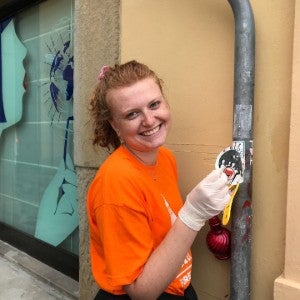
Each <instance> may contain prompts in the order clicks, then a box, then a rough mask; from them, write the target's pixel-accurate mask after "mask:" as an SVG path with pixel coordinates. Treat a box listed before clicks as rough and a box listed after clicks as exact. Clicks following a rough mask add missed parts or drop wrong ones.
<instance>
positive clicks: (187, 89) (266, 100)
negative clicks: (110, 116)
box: [74, 0, 295, 300]
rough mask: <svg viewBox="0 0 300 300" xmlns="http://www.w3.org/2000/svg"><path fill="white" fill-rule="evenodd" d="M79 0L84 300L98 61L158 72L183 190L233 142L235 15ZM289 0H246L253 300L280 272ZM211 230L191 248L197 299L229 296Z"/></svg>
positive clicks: (193, 6) (205, 1)
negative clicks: (250, 23) (251, 48)
mask: <svg viewBox="0 0 300 300" xmlns="http://www.w3.org/2000/svg"><path fill="white" fill-rule="evenodd" d="M75 3H76V7H75V8H76V11H75V14H76V17H75V20H76V26H75V57H76V60H75V85H74V86H75V91H74V92H75V108H74V115H75V131H76V134H75V137H76V138H75V163H76V166H77V171H78V174H79V177H78V178H79V182H78V186H79V201H80V210H81V211H80V228H81V230H80V268H81V270H80V278H81V279H80V280H81V282H80V287H81V299H84V300H85V299H91V297H92V294H93V293H94V291H95V290H96V287H95V285H94V283H93V280H92V277H91V275H90V270H89V261H88V235H87V227H86V215H85V206H84V204H85V203H84V201H85V192H86V188H87V185H88V183H89V181H90V179H91V178H92V176H93V174H94V172H95V170H96V168H97V167H98V166H99V165H100V163H101V161H102V159H103V157H104V156H103V154H99V153H96V152H95V151H94V150H93V148H92V146H91V144H90V127H89V124H88V115H87V111H86V107H87V101H88V97H89V96H90V93H91V89H92V87H93V85H94V80H95V78H96V76H97V73H98V70H99V68H100V66H101V65H103V64H111V63H112V62H114V61H118V60H121V61H122V62H125V61H127V60H129V59H133V58H134V59H137V60H140V61H142V62H145V63H147V64H149V65H150V66H151V67H152V68H153V69H154V70H156V71H157V72H158V73H159V75H160V76H161V77H162V78H163V79H164V81H165V86H166V94H167V97H168V100H169V102H170V105H171V107H172V112H173V128H172V132H171V134H170V136H169V138H168V146H169V147H170V148H171V149H172V150H173V151H174V153H175V155H176V156H177V159H178V166H179V173H180V188H181V191H182V194H183V195H186V194H187V192H188V191H189V190H190V189H191V188H192V187H193V186H194V185H195V184H196V183H197V182H198V181H199V180H200V179H201V178H202V177H203V176H205V174H207V172H208V171H209V170H210V169H211V168H212V167H213V165H214V160H215V158H216V155H217V154H218V153H219V152H220V151H221V150H222V149H223V148H224V147H226V146H229V145H230V144H231V139H232V106H233V100H232V99H233V63H234V62H233V55H234V53H233V51H234V50H233V49H234V46H233V45H234V20H233V15H232V12H231V8H230V6H229V4H228V2H227V1H226V0H224V1H220V0H123V1H119V0H111V1H105V0H75ZM120 3H121V8H120V10H119V4H120ZM294 3H295V1H294V0H277V1H272V0H264V1H261V0H251V4H252V8H253V12H254V16H255V22H256V78H255V98H254V101H255V107H254V167H253V171H254V172H253V199H252V201H253V202H252V206H253V225H252V260H251V299H254V300H259V299H273V285H274V280H275V279H276V278H277V277H278V276H280V275H281V274H282V272H283V269H284V254H285V248H284V243H285V221H286V220H285V219H286V199H287V172H288V142H289V122H290V98H291V74H292V49H293V47H292V45H293V20H294ZM119 17H120V18H119ZM119 22H120V24H119ZM119 25H120V28H121V31H119V27H118V26H119ZM229 228H230V227H229ZM207 230H208V228H207V227H205V228H204V229H203V230H202V231H201V233H200V234H199V236H198V238H197V241H196V242H195V244H194V247H193V253H194V270H193V284H194V286H195V288H196V289H197V291H198V294H199V296H200V298H201V299H205V300H212V299H214V300H215V299H228V298H229V297H228V296H227V295H228V294H229V292H230V260H229V261H219V260H216V259H215V258H214V257H213V255H212V254H211V253H210V252H209V251H208V250H207V248H206V245H205V237H206V233H207ZM283 285H284V283H283ZM282 299H283V298H282Z"/></svg>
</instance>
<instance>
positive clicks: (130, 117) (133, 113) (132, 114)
mask: <svg viewBox="0 0 300 300" xmlns="http://www.w3.org/2000/svg"><path fill="white" fill-rule="evenodd" d="M137 116H138V112H137V111H131V112H129V113H128V114H127V115H126V116H125V118H126V119H127V120H133V119H135V118H136V117H137Z"/></svg>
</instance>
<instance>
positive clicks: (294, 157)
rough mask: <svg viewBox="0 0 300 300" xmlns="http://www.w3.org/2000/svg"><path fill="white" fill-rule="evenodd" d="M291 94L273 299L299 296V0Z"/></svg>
mask: <svg viewBox="0 0 300 300" xmlns="http://www.w3.org/2000/svg"><path fill="white" fill-rule="evenodd" d="M294 24H295V25H294V27H295V29H294V48H293V50H294V51H293V72H292V97H291V117H290V140H289V161H288V186H287V187H288V189H287V214H286V216H287V217H286V247H285V264H284V272H283V273H282V275H281V276H280V277H278V278H277V279H276V282H275V287H274V299H275V300H294V299H300V251H299V248H300V231H299V230H298V228H299V213H300V202H299V194H300V185H299V178H300V168H299V166H300V160H299V149H300V135H299V132H300V101H299V100H300V88H299V87H300V1H299V0H297V1H296V5H295V23H294Z"/></svg>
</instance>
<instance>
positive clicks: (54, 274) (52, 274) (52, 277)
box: [0, 241, 79, 299]
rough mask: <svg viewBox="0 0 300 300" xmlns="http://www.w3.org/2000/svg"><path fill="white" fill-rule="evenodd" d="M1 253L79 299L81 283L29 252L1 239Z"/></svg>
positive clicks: (67, 294) (41, 278)
mask: <svg viewBox="0 0 300 300" xmlns="http://www.w3.org/2000/svg"><path fill="white" fill-rule="evenodd" d="M0 255H1V256H3V257H5V258H6V259H7V260H9V261H11V262H13V263H14V264H16V265H18V266H20V267H21V268H22V269H23V270H25V271H28V272H29V273H30V274H31V275H33V276H34V277H36V278H38V279H40V280H42V281H43V282H45V283H47V284H49V285H50V286H52V287H54V288H56V289H58V290H59V291H61V292H62V293H63V294H65V295H66V296H68V297H71V298H73V299H79V283H78V282H77V281H76V280H74V279H72V278H70V277H68V276H66V275H65V274H63V273H61V272H59V271H57V270H55V269H53V268H51V267H49V266H48V265H46V264H44V263H42V262H40V261H39V260H37V259H35V258H33V257H31V256H29V255H28V254H26V253H24V252H22V251H20V250H18V249H16V248H14V247H13V246H11V245H9V244H7V243H5V242H3V241H0Z"/></svg>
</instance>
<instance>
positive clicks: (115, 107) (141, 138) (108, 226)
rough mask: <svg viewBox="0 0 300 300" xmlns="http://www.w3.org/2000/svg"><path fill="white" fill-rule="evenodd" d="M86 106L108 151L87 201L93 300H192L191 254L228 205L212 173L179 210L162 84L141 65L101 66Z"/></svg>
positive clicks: (219, 178) (222, 182)
mask: <svg viewBox="0 0 300 300" xmlns="http://www.w3.org/2000/svg"><path fill="white" fill-rule="evenodd" d="M98 79H99V82H98V84H97V86H96V88H95V92H94V95H93V97H92V99H91V113H92V118H93V121H94V144H97V145H99V146H102V147H107V148H109V149H110V150H113V151H112V153H111V155H110V156H109V157H108V158H107V159H106V161H105V162H104V163H103V164H102V165H101V167H100V169H99V171H98V172H97V174H96V176H95V178H94V180H93V182H92V183H91V185H90V187H89V190H88V195H87V212H88V218H89V225H90V254H91V264H92V271H93V275H94V278H95V280H96V282H97V283H98V285H99V287H100V288H101V290H100V291H99V293H98V294H97V295H96V298H95V299H102V300H103V299H115V298H116V295H118V298H120V299H131V298H132V299H145V300H146V299H160V300H161V299H190V300H195V299H197V295H196V293H195V291H194V289H193V287H192V286H191V271H192V255H191V252H190V247H191V245H192V243H193V241H194V239H195V238H196V236H197V232H198V231H199V230H200V229H201V228H202V226H203V225H204V223H205V221H206V220H207V219H209V218H210V217H212V216H215V215H217V214H218V213H219V212H220V211H222V210H223V208H224V207H225V205H226V203H227V202H228V200H229V190H228V187H227V184H226V182H227V177H226V175H225V174H224V173H223V172H219V171H213V172H211V173H210V174H209V175H208V176H207V177H206V178H204V179H203V180H202V181H201V182H200V184H199V185H197V186H196V187H195V188H194V189H193V190H192V191H191V193H190V194H189V195H188V197H187V201H186V202H185V204H183V201H182V198H181V195H180V191H179V188H178V176H177V166H176V160H175V157H174V155H173V154H172V153H171V151H170V150H168V149H167V148H165V147H164V143H165V140H166V138H167V135H168V132H169V129H170V126H171V115H170V109H169V105H168V103H167V101H166V100H165V98H164V93H163V90H162V81H161V80H160V79H159V78H158V77H157V75H156V74H155V73H154V72H153V71H152V70H150V69H149V68H148V67H147V66H146V65H144V64H141V63H138V62H136V61H130V62H128V63H125V64H122V65H115V66H114V67H107V66H105V68H104V69H102V70H101V72H100V75H99V77H98Z"/></svg>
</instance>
